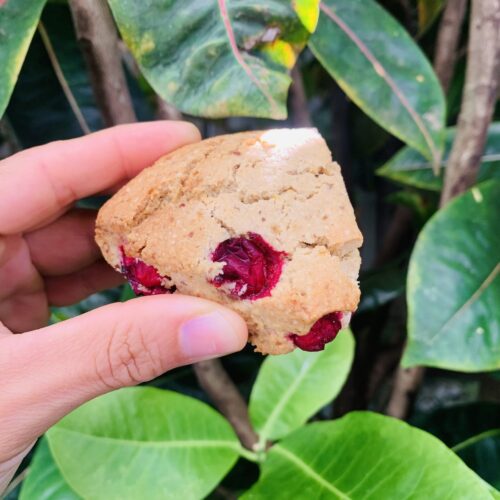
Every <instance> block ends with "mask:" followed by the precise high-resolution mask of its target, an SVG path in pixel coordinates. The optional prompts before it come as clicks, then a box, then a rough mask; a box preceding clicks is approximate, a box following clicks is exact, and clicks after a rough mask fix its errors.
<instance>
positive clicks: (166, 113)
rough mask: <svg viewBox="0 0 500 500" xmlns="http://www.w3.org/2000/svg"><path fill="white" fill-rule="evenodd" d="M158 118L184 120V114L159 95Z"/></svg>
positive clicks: (157, 99)
mask: <svg viewBox="0 0 500 500" xmlns="http://www.w3.org/2000/svg"><path fill="white" fill-rule="evenodd" d="M155 107H156V117H157V118H158V119H159V120H182V113H181V112H180V111H179V110H178V109H177V108H176V107H175V106H172V104H169V103H168V102H167V101H165V100H164V99H163V98H162V97H160V96H159V95H158V94H156V95H155Z"/></svg>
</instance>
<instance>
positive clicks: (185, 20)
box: [109, 0, 318, 119]
mask: <svg viewBox="0 0 500 500" xmlns="http://www.w3.org/2000/svg"><path fill="white" fill-rule="evenodd" d="M109 3H110V5H111V9H112V11H113V15H114V17H115V19H116V22H117V23H118V27H119V29H120V32H121V34H122V37H123V39H124V41H125V43H126V44H127V45H128V46H129V48H130V50H131V51H132V53H133V54H134V56H135V58H136V60H137V62H138V63H139V66H140V67H141V69H142V71H143V73H144V76H145V77H146V78H147V80H148V82H149V83H150V84H151V86H152V87H153V88H154V89H155V90H156V92H158V94H160V95H161V96H162V97H163V98H164V99H165V100H167V101H168V102H170V103H172V104H174V105H175V106H176V107H177V108H179V109H180V110H182V111H184V112H186V113H190V114H193V115H199V116H206V117H210V118H218V117H226V116H234V115H239V116H256V117H267V118H276V119H281V118H285V117H286V95H287V90H288V86H289V84H290V81H291V80H290V77H289V76H288V70H289V69H291V68H292V66H293V65H294V64H295V60H296V57H297V53H298V52H299V51H300V50H302V48H303V47H304V45H305V43H306V41H307V38H308V36H309V31H308V29H309V30H311V29H312V28H313V27H314V25H315V24H316V23H315V20H314V18H315V17H317V12H318V5H317V4H318V2H317V1H312V2H304V1H301V2H299V3H298V4H296V9H297V12H296V11H295V10H294V8H293V7H292V2H290V1H286V0H270V1H264V0H258V1H255V0H242V1H239V2H229V1H227V0H217V1H215V0H212V1H201V0H162V1H158V2H137V1H135V0H109ZM301 19H302V22H305V24H306V26H304V25H303V24H302V22H301Z"/></svg>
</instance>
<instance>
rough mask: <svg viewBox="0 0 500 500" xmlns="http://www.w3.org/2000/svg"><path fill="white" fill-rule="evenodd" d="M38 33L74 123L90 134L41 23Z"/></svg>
mask: <svg viewBox="0 0 500 500" xmlns="http://www.w3.org/2000/svg"><path fill="white" fill-rule="evenodd" d="M38 32H39V33H40V38H41V39H42V42H43V45H44V47H45V50H46V52H47V55H48V56H49V60H50V63H51V64H52V68H53V69H54V73H55V74H56V77H57V80H58V81H59V85H61V88H62V90H63V92H64V95H65V96H66V100H67V101H68V104H69V106H70V108H71V110H72V111H73V114H74V115H75V118H76V121H77V122H78V124H79V125H80V128H81V129H82V132H83V133H84V134H90V128H89V126H88V125H87V122H86V121H85V117H84V116H83V113H82V112H81V110H80V107H79V106H78V103H77V102H76V99H75V96H74V95H73V92H72V91H71V88H70V86H69V85H68V81H67V80H66V77H65V76H64V73H63V70H62V68H61V65H60V64H59V61H58V59H57V56H56V53H55V51H54V47H53V45H52V42H51V41H50V37H49V34H48V33H47V30H46V29H45V26H44V25H43V23H42V21H40V22H39V23H38Z"/></svg>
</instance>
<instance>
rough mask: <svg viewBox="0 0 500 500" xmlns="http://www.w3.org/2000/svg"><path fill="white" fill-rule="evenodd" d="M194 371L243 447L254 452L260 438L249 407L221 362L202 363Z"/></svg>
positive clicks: (196, 365)
mask: <svg viewBox="0 0 500 500" xmlns="http://www.w3.org/2000/svg"><path fill="white" fill-rule="evenodd" d="M194 371H195V373H196V377H197V378H198V382H199V384H200V385H201V387H202V388H203V389H204V390H205V392H206V393H207V394H208V395H209V396H210V399H211V400H212V401H213V403H214V405H215V406H216V407H217V408H218V409H219V410H220V412H221V413H222V414H223V415H224V416H225V417H226V418H227V419H228V420H229V422H230V423H231V425H232V426H233V428H234V430H235V432H236V434H237V435H238V437H239V438H240V441H241V443H242V444H243V446H245V447H246V448H248V449H249V450H252V449H253V446H254V445H255V444H256V443H257V441H258V436H257V434H256V433H255V431H254V430H253V428H252V425H251V423H250V419H249V418H248V409H247V405H246V403H245V401H244V399H243V398H242V396H241V394H240V393H239V391H238V389H237V387H236V386H235V385H234V383H233V381H232V380H231V379H230V378H229V375H228V374H227V373H226V371H225V370H224V368H223V367H222V364H221V362H220V361H219V360H217V359H211V360H208V361H201V362H199V363H196V364H195V365H194Z"/></svg>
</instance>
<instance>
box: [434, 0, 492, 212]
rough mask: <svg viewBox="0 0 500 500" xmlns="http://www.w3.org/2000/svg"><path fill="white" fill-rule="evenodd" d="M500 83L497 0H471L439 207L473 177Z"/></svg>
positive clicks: (461, 189)
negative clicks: (457, 108)
mask: <svg viewBox="0 0 500 500" xmlns="http://www.w3.org/2000/svg"><path fill="white" fill-rule="evenodd" d="M499 82H500V0H473V1H472V14H471V22H470V31H469V46H468V54H467V70H466V75H465V87H464V93H463V96H462V106H461V110H460V115H459V118H458V127H457V133H456V136H455V141H454V143H453V147H452V149H451V152H450V157H449V160H448V166H447V168H446V171H445V180H444V189H443V192H442V195H441V206H444V205H445V204H446V203H447V202H448V201H449V200H450V199H451V198H453V197H454V196H457V195H458V194H460V193H463V192H464V191H466V190H467V189H468V188H469V187H471V186H472V185H473V184H474V182H475V180H476V177H477V173H478V171H479V167H480V160H481V154H482V152H483V150H484V144H485V142H486V135H487V133H488V127H489V125H490V123H491V118H492V116H493V109H494V106H495V101H496V96H497V91H498V86H499Z"/></svg>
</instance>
